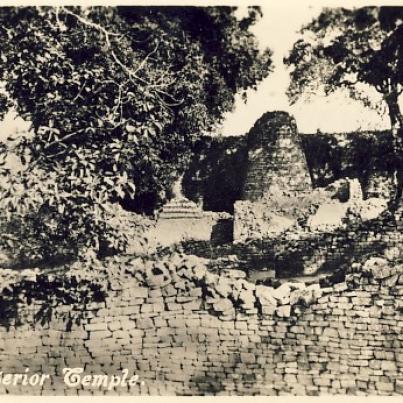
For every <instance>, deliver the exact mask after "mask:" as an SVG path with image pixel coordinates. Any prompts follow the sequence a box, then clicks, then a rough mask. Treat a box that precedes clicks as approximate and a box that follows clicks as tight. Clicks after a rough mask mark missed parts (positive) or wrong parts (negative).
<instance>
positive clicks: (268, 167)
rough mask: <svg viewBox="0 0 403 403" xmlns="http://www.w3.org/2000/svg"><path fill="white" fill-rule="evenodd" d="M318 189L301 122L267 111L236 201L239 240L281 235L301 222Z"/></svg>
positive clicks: (252, 139) (254, 132)
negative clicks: (301, 211)
mask: <svg viewBox="0 0 403 403" xmlns="http://www.w3.org/2000/svg"><path fill="white" fill-rule="evenodd" d="M311 189H312V182H311V176H310V174H309V170H308V166H307V163H306V158H305V154H304V152H303V150H302V147H301V140H300V138H299V136H298V132H297V125H296V123H295V120H294V118H293V117H291V116H290V115H289V114H288V113H286V112H267V113H265V114H264V115H263V116H262V117H261V118H260V119H259V120H258V121H257V122H256V123H255V125H254V126H253V128H252V129H251V130H250V132H249V134H248V165H247V171H246V175H245V181H244V184H243V189H242V197H241V200H239V201H237V202H235V205H234V232H233V235H234V241H235V242H241V241H244V240H247V239H251V238H264V237H275V236H277V235H279V234H280V233H282V232H283V231H285V230H286V229H287V228H289V227H291V226H292V225H294V224H295V223H296V216H295V212H296V211H297V210H298V206H299V204H300V201H301V200H302V198H304V197H305V196H306V195H307V193H309V192H310V191H311Z"/></svg>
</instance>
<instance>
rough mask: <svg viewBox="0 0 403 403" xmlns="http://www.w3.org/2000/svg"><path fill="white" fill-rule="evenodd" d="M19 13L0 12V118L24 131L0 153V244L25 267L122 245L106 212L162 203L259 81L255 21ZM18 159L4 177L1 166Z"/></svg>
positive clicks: (45, 10) (221, 11) (130, 11)
mask: <svg viewBox="0 0 403 403" xmlns="http://www.w3.org/2000/svg"><path fill="white" fill-rule="evenodd" d="M234 11H235V9H234V8H229V7H211V8H188V7H186V8H179V7H176V8H161V7H159V8H157V7H155V8H145V7H137V8H136V7H118V8H105V7H90V8H80V7H23V8H2V9H1V10H0V82H2V83H3V84H4V91H3V93H2V95H1V97H0V115H4V114H5V113H6V112H7V111H8V110H9V109H10V108H12V109H14V110H15V111H16V112H17V114H18V115H19V116H21V117H22V118H24V119H25V120H27V121H29V122H31V131H30V133H27V134H26V135H22V136H18V137H17V138H14V139H12V141H9V142H8V143H6V144H2V145H1V148H0V163H2V164H3V170H2V173H3V175H4V176H5V178H6V180H4V181H3V183H2V186H1V188H0V192H1V195H0V199H1V200H0V204H1V211H2V215H3V217H1V218H2V223H3V227H4V228H5V230H4V231H3V237H2V239H1V241H2V243H3V244H7V245H8V246H9V247H11V248H14V249H15V248H17V249H21V251H22V252H23V253H26V254H29V255H34V256H37V257H39V258H40V257H44V256H49V255H52V254H54V253H55V251H56V250H57V249H63V248H68V249H72V250H73V252H74V254H75V255H77V254H79V253H80V251H82V250H86V249H88V248H93V249H95V250H99V249H100V247H101V245H102V244H105V245H107V246H108V247H112V248H113V249H115V250H123V249H124V248H125V245H126V241H127V239H125V235H126V234H125V231H119V230H117V229H116V225H115V224H114V222H115V221H116V219H117V218H118V217H116V215H117V211H116V208H115V207H114V206H113V205H112V204H111V203H113V202H116V201H119V200H122V199H124V198H126V197H132V198H133V197H134V194H135V191H136V193H137V194H141V193H147V192H150V191H152V192H155V193H157V194H158V193H163V192H164V191H165V190H166V189H167V188H168V187H169V185H170V183H171V182H172V180H173V179H174V178H175V177H176V176H177V175H178V171H181V169H183V167H184V166H185V165H186V163H187V160H188V153H189V149H190V146H191V144H192V143H193V142H194V141H195V140H196V139H197V138H198V137H199V136H200V135H201V134H202V133H203V132H205V131H209V130H212V128H214V126H215V125H216V124H217V123H218V122H219V121H220V120H221V119H222V116H223V114H224V113H225V112H226V111H229V110H231V108H232V107H233V104H234V96H235V94H236V93H240V92H241V93H243V94H244V95H245V94H246V90H247V89H249V88H256V85H257V84H258V83H259V82H260V81H261V80H262V79H263V78H265V77H266V76H267V75H268V74H269V72H270V69H271V57H270V51H268V50H267V51H265V52H260V51H259V48H258V44H257V41H256V38H255V37H254V36H253V35H252V34H251V32H250V31H249V28H250V27H251V25H252V24H253V23H254V22H255V21H256V20H257V18H258V17H259V9H257V8H250V9H249V14H248V16H247V17H246V18H243V19H242V20H237V19H236V18H235V15H234ZM10 153H13V154H14V155H16V156H18V157H19V158H20V159H21V168H20V170H19V171H18V172H16V173H15V172H14V174H13V172H12V171H10V169H8V168H7V166H6V165H5V160H6V157H7V155H9V154H10Z"/></svg>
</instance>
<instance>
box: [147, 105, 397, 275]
mask: <svg viewBox="0 0 403 403" xmlns="http://www.w3.org/2000/svg"><path fill="white" fill-rule="evenodd" d="M247 142H248V163H247V167H246V175H245V180H244V183H243V188H242V199H241V200H238V201H236V202H235V204H234V215H233V217H232V216H231V215H229V214H228V213H213V212H207V211H203V209H202V207H201V206H200V205H198V204H196V203H194V202H192V201H190V200H188V199H187V198H186V197H185V196H183V193H182V191H181V187H180V181H181V179H179V181H178V182H177V184H176V186H175V189H176V191H175V192H174V193H175V197H174V198H173V199H172V200H170V201H169V202H168V203H167V204H166V205H165V206H164V207H163V208H162V210H161V212H160V214H159V218H158V220H157V223H156V226H155V228H154V231H155V232H154V233H153V237H154V239H155V240H156V243H160V244H163V245H171V244H174V243H180V242H182V241H207V243H209V242H210V243H211V241H212V237H213V234H215V236H216V235H217V233H218V232H220V231H221V229H222V228H223V227H222V226H220V225H219V222H220V221H227V223H228V222H229V221H231V226H232V238H231V239H228V237H227V238H226V241H225V242H226V244H228V243H230V242H231V241H232V243H233V246H237V244H239V245H240V246H242V245H243V244H245V242H247V241H250V240H252V241H256V240H258V241H259V242H260V241H264V242H266V244H268V245H270V242H275V243H276V242H277V243H278V244H279V245H280V246H281V245H284V247H285V252H284V253H285V255H286V254H287V250H288V249H289V248H288V247H287V245H288V246H292V245H291V244H290V242H291V243H292V242H294V241H295V242H296V243H298V245H299V246H298V247H297V249H298V251H299V252H298V253H299V254H301V256H300V258H302V260H303V262H304V265H303V266H304V270H303V274H304V275H312V274H315V273H316V272H317V271H318V270H319V269H320V268H321V267H322V266H323V265H324V264H325V263H328V262H333V263H335V265H336V266H337V265H338V264H339V263H337V262H339V261H340V259H342V258H343V256H344V255H345V254H346V253H350V252H349V250H350V249H352V246H351V245H352V241H350V240H349V239H347V238H346V233H347V232H348V229H349V228H353V227H354V228H355V227H356V226H357V225H361V224H363V223H364V225H366V224H365V222H367V221H371V220H374V219H378V217H381V215H382V213H383V212H385V210H387V201H386V200H385V199H383V198H380V197H370V198H368V199H366V200H365V199H364V197H363V192H362V189H361V185H360V182H359V181H358V179H355V178H353V179H350V178H343V179H340V180H338V181H336V182H333V183H332V184H330V185H328V186H327V187H326V188H315V189H314V188H313V186H312V181H311V176H310V171H309V169H308V165H307V161H306V157H305V154H304V150H303V148H302V145H301V139H300V137H299V134H298V131H297V125H296V123H295V120H294V118H293V117H292V116H290V115H289V114H288V113H286V112H268V113H265V114H264V115H263V116H262V117H261V118H260V119H259V120H258V121H257V122H256V123H255V125H254V126H253V128H252V129H251V130H250V132H249V133H248V135H247ZM224 216H225V217H224ZM371 222H372V221H371ZM351 225H352V227H351ZM371 225H372V224H371ZM374 225H375V226H376V225H378V226H379V225H381V226H382V225H383V224H380V223H375V224H374ZM371 228H372V227H371ZM226 230H227V231H228V225H227V226H226ZM346 231H347V232H346ZM360 231H361V230H359V232H360ZM363 231H364V232H365V231H366V232H368V234H367V235H368V236H367V235H365V234H363V235H362V237H361V238H362V239H361V238H360V239H359V240H358V241H357V242H359V243H360V242H361V243H363V244H364V245H363V248H364V249H363V250H368V249H370V248H371V245H372V241H373V239H375V238H376V237H377V236H378V235H376V236H375V235H374V234H375V233H376V232H377V230H375V232H374V230H373V228H372V229H371V230H370V231H369V230H368V229H363ZM350 232H351V231H350ZM378 232H379V231H378ZM224 238H225V237H224ZM316 238H317V239H316ZM322 238H323V240H322ZM378 238H379V237H378ZM378 238H376V239H378ZM385 239H386V238H385ZM322 241H323V242H322ZM295 242H294V243H295ZM385 242H386V241H385ZM395 243H396V242H395ZM255 244H256V243H255ZM305 244H306V245H307V247H306V248H305V246H304V245H305ZM330 244H332V245H333V246H332V247H329V245H330ZM312 245H317V247H314V250H312V251H311V252H308V249H309V248H311V246H312ZM360 247H361V246H360ZM260 248H261V249H260V250H259V251H256V253H257V254H259V256H260V255H261V256H263V255H267V253H269V255H270V253H272V252H273V251H270V249H273V248H272V247H270V246H269V247H268V248H269V249H268V250H263V249H264V247H263V243H262V244H261V247H260ZM262 248H263V249H262ZM307 248H308V249H307ZM266 249H267V248H266ZM311 249H312V248H311ZM357 250H358V249H357ZM352 253H355V252H352ZM357 253H358V252H357ZM283 255H284V254H282V255H281V256H283ZM285 255H284V256H285ZM305 255H306V256H305ZM270 256H271V255H270ZM264 259H266V260H267V265H268V266H270V265H274V266H275V271H276V272H277V268H276V267H277V266H276V265H277V264H278V262H277V260H276V259H278V257H276V258H275V261H274V260H273V257H269V258H267V256H266V257H264ZM281 259H282V257H281ZM286 259H287V258H286ZM293 259H294V258H293ZM292 262H293V263H294V265H296V261H295V260H292ZM333 263H332V264H333ZM280 266H281V265H280ZM280 266H279V267H280ZM265 267H266V266H265ZM272 268H273V267H272ZM279 270H282V268H279Z"/></svg>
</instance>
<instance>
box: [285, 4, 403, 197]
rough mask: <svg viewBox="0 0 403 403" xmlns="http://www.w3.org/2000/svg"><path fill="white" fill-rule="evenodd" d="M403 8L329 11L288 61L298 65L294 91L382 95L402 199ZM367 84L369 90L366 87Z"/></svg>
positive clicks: (295, 94)
mask: <svg viewBox="0 0 403 403" xmlns="http://www.w3.org/2000/svg"><path fill="white" fill-rule="evenodd" d="M402 20H403V8H401V7H364V8H358V9H345V8H335V9H324V10H323V11H322V12H321V13H320V15H319V16H318V17H317V18H315V19H314V20H313V21H312V22H310V23H309V24H307V25H306V26H304V27H303V28H302V29H301V31H300V33H301V35H302V37H301V38H300V39H299V40H297V41H296V42H295V44H294V46H293V48H292V50H291V52H290V54H289V55H288V57H287V58H285V60H284V62H285V64H286V65H288V66H290V67H292V70H291V84H290V86H289V89H288V95H289V97H290V100H291V102H295V101H296V100H297V99H298V98H299V97H300V96H301V95H302V94H307V93H308V94H309V93H312V92H316V91H317V90H318V89H319V88H321V89H323V90H324V92H325V94H326V95H328V94H330V93H332V92H334V91H336V90H337V89H341V88H342V89H345V90H347V91H348V93H349V95H350V96H351V97H352V98H354V99H359V100H361V101H363V102H364V105H366V106H373V105H372V104H371V102H370V100H369V98H368V97H367V96H366V92H365V90H366V88H368V86H369V87H370V88H373V89H375V90H376V91H377V92H378V93H379V94H380V95H381V97H382V100H383V101H384V105H385V106H386V107H387V111H388V114H389V118H390V123H391V129H392V130H391V132H392V135H393V142H394V149H395V155H396V167H397V170H396V175H395V176H396V182H397V183H396V186H397V197H398V198H399V197H400V192H401V183H402V178H401V168H399V166H400V167H401V164H402V161H401V156H402V142H403V117H402V114H401V111H400V107H399V103H398V101H399V96H400V95H401V93H402V91H403V25H402V24H401V23H402ZM365 86H366V88H365Z"/></svg>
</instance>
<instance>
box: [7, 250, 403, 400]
mask: <svg viewBox="0 0 403 403" xmlns="http://www.w3.org/2000/svg"><path fill="white" fill-rule="evenodd" d="M189 259H190V260H189ZM192 259H193V260H192ZM127 264H128V265H129V266H130V265H131V266H136V265H138V264H139V263H138V262H136V261H132V262H128V263H127ZM158 267H160V268H161V269H160V271H159V272H156V271H152V270H151V271H150V270H148V271H147V270H146V271H145V272H146V276H145V277H144V278H145V280H144V281H141V282H139V280H135V279H134V278H131V279H125V280H124V281H121V282H117V283H116V284H114V285H112V287H111V288H112V289H111V290H110V291H109V292H108V296H107V298H106V300H105V301H104V302H99V303H94V302H89V303H87V304H86V305H85V306H83V307H82V310H83V312H82V319H81V322H80V323H74V324H73V326H72V328H71V330H70V331H66V323H65V322H64V321H63V320H62V317H74V315H75V314H77V312H73V311H72V309H71V306H69V305H62V306H58V307H57V308H55V309H56V311H55V313H54V315H53V317H52V319H51V320H50V322H49V323H48V324H46V323H45V324H39V323H37V322H35V321H34V316H35V313H38V311H39V310H40V308H41V306H40V305H41V303H40V301H38V300H36V299H35V296H34V295H33V296H32V298H33V301H32V303H31V305H23V306H19V311H20V315H19V320H20V325H19V326H17V325H16V323H14V322H13V321H11V322H10V323H8V326H5V325H4V326H2V327H0V367H1V371H2V372H3V374H7V373H25V372H24V371H25V368H29V373H30V374H33V373H43V374H50V379H49V380H48V381H46V382H45V383H44V385H43V388H39V387H32V386H20V385H19V386H12V385H7V384H5V382H4V381H5V378H3V381H2V382H0V392H1V393H12V394H57V395H63V394H66V395H76V394H79V395H82V394H120V395H125V394H144V395H147V394H151V395H161V394H162V395H168V394H176V395H205V394H212V395H215V394H224V395H228V394H235V395H251V394H263V395H288V394H297V395H318V394H354V395H360V394H362V395H364V394H370V395H402V394H403V370H402V369H403V315H402V310H403V303H402V302H403V301H402V296H403V267H402V265H401V264H400V265H393V264H392V263H391V262H390V261H389V262H388V261H387V260H385V259H384V258H372V259H370V260H368V261H367V262H366V263H364V264H363V265H358V264H355V265H353V269H352V272H351V273H350V274H349V275H348V276H347V277H346V281H345V282H343V283H339V284H336V285H334V286H333V287H331V288H320V287H319V286H318V285H312V286H309V287H306V286H304V285H303V284H301V283H286V284H283V285H282V286H280V287H279V288H276V289H274V288H271V287H265V286H255V285H254V284H252V283H249V282H248V281H247V280H245V278H244V273H242V272H239V271H227V272H225V271H224V272H222V273H221V274H219V275H218V274H213V273H211V272H209V271H207V270H206V268H205V266H204V263H203V261H202V260H200V259H195V258H191V257H190V258H188V261H186V262H184V261H182V260H181V258H179V257H178V258H177V261H176V263H175V262H172V261H171V262H170V263H167V262H166V264H165V266H164V264H163V262H162V263H161V264H160V266H158ZM163 267H165V269H164V268H163ZM147 273H148V274H147ZM152 273H154V274H155V275H153V274H152ZM16 297H17V296H16ZM42 308H43V307H42ZM66 367H69V368H84V373H85V374H98V375H99V374H109V375H114V374H116V375H119V376H122V370H125V369H127V370H128V372H129V377H130V376H132V375H133V374H137V375H138V376H139V381H138V382H135V383H134V384H133V385H131V386H117V387H115V388H112V389H111V390H108V388H107V387H106V386H105V387H102V386H101V387H91V386H82V385H81V386H79V387H72V388H69V387H67V386H66V385H65V383H64V382H63V376H62V371H63V368H66ZM87 380H88V379H87ZM6 383H7V382H6Z"/></svg>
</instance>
